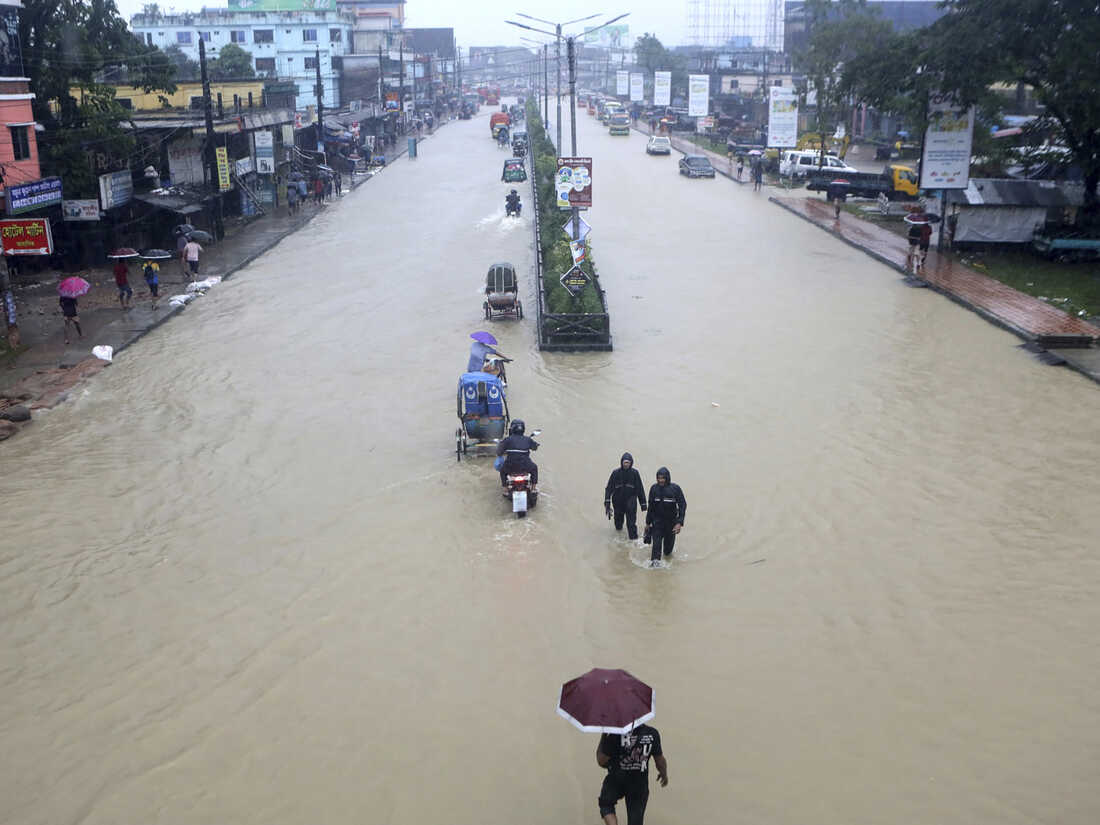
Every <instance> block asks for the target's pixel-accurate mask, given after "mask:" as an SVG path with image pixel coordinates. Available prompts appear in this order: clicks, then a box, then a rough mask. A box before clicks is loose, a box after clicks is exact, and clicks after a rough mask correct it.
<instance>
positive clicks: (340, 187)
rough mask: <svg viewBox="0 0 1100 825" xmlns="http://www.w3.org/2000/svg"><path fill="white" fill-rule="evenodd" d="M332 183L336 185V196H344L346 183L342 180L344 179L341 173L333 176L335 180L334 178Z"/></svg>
mask: <svg viewBox="0 0 1100 825" xmlns="http://www.w3.org/2000/svg"><path fill="white" fill-rule="evenodd" d="M332 183H333V185H334V186H335V187H336V194H337V195H338V196H339V195H343V194H344V181H343V179H342V178H341V177H340V173H339V172H337V173H336V174H335V175H334V176H333V178H332Z"/></svg>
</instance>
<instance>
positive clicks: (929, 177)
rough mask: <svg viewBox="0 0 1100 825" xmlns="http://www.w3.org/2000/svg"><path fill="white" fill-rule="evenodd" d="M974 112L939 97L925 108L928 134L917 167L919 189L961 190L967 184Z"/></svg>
mask: <svg viewBox="0 0 1100 825" xmlns="http://www.w3.org/2000/svg"><path fill="white" fill-rule="evenodd" d="M973 140H974V109H973V107H971V108H968V109H963V108H961V107H959V106H956V105H955V104H953V103H952V102H951V101H950V100H946V99H944V98H942V97H939V96H933V97H932V100H931V101H929V104H928V130H927V131H926V132H925V133H924V154H923V155H922V156H921V164H920V186H921V189H965V188H966V185H967V183H969V181H970V152H971V144H972V143H973Z"/></svg>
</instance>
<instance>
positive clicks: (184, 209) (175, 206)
mask: <svg viewBox="0 0 1100 825" xmlns="http://www.w3.org/2000/svg"><path fill="white" fill-rule="evenodd" d="M134 200H136V201H141V202H142V203H146V204H148V205H149V206H155V207H157V208H158V209H166V210H168V211H169V212H175V213H176V214H179V215H194V214H195V213H196V212H201V211H202V210H203V206H202V196H201V195H195V196H188V195H154V194H152V193H142V194H140V195H137V194H135V195H134Z"/></svg>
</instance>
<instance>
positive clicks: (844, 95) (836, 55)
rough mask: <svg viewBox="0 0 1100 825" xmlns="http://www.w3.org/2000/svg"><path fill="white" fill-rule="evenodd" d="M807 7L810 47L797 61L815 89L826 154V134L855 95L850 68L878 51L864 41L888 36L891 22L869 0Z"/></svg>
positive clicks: (817, 0) (827, 0) (813, 1)
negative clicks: (885, 19)
mask: <svg viewBox="0 0 1100 825" xmlns="http://www.w3.org/2000/svg"><path fill="white" fill-rule="evenodd" d="M805 10H806V15H807V25H808V26H809V27H810V36H809V39H808V40H807V43H806V46H805V48H804V49H802V50H801V51H800V52H799V53H798V54H796V55H795V62H796V65H797V66H798V67H799V68H800V69H801V70H802V71H803V72H805V74H806V82H807V85H808V87H809V89H811V90H812V91H813V93H814V98H815V102H816V105H817V131H818V132H819V133H820V135H821V154H822V158H823V159H824V154H825V144H826V138H827V136H828V134H829V133H831V132H832V131H833V129H834V127H835V126H836V124H837V123H841V122H843V120H844V118H845V115H846V114H847V111H848V107H849V106H850V102H851V98H852V89H851V84H850V78H851V76H852V75H851V73H850V72H848V73H846V72H845V67H846V66H847V65H848V64H850V63H851V62H852V61H854V60H857V59H859V58H861V57H866V55H868V54H877V52H874V51H873V50H870V49H868V48H866V47H865V46H864V44H866V43H881V42H883V41H884V40H886V39H888V37H889V35H890V33H891V32H892V27H891V26H890V24H889V23H888V22H886V21H884V20H882V19H881V18H879V17H878V16H877V15H876V14H874V13H872V12H871V11H869V10H868V8H867V4H866V3H865V2H864V0H836V2H832V0H807V2H806V5H805ZM822 162H824V160H822Z"/></svg>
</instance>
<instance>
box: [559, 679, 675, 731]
mask: <svg viewBox="0 0 1100 825" xmlns="http://www.w3.org/2000/svg"><path fill="white" fill-rule="evenodd" d="M655 713H656V711H655V705H654V691H653V688H651V687H650V686H649V685H647V684H646V683H645V682H643V681H641V680H640V679H636V678H635V677H633V676H631V675H630V674H629V673H627V672H626V671H625V670H605V669H603V668H593V669H592V670H590V671H588V673H586V674H584V675H583V676H578V677H577V678H576V679H572V680H570V681H568V682H566V683H565V684H564V685H562V686H561V698H560V699H559V700H558V715H559V716H561V717H562V718H564V719H568V720H569V721H570V722H572V723H573V725H574V726H575V727H576V728H578V729H579V730H582V731H584V732H585V733H629V732H630V731H632V730H633V729H634V728H635V727H637V726H638V725H640V724H642V722H645V721H648V720H649V719H652V718H653V716H654V714H655Z"/></svg>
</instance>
